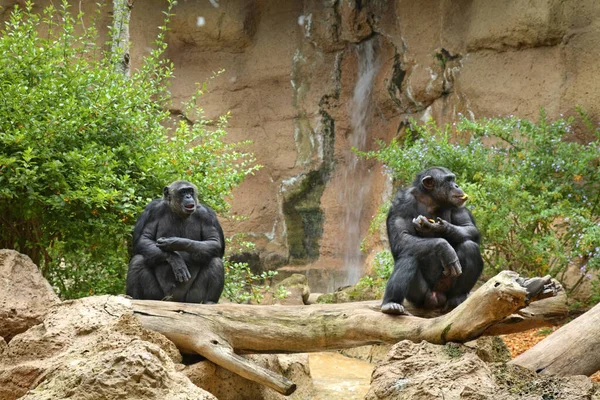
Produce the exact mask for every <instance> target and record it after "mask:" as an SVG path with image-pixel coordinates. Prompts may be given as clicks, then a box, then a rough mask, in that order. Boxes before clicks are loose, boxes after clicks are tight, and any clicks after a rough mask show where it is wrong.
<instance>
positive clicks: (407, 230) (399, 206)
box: [381, 167, 483, 314]
mask: <svg viewBox="0 0 600 400" xmlns="http://www.w3.org/2000/svg"><path fill="white" fill-rule="evenodd" d="M455 179H456V177H455V175H454V174H453V173H452V172H451V171H450V170H448V169H447V168H443V167H433V168H429V169H426V170H424V171H421V172H420V173H419V174H417V177H416V178H415V181H414V182H413V186H411V187H409V188H404V189H400V190H399V191H398V193H397V195H396V198H395V199H394V201H393V202H392V207H391V208H390V211H389V213H388V216H387V233H388V238H389V242H390V248H391V250H392V255H393V256H394V272H393V273H392V275H391V276H390V279H389V281H388V283H387V287H386V289H385V294H384V296H383V302H382V305H381V311H382V312H384V313H386V314H407V312H406V311H405V310H404V307H403V306H402V302H403V301H404V299H408V300H409V301H410V302H411V303H413V304H414V305H415V306H417V307H424V308H443V309H444V310H450V309H452V308H454V307H456V306H457V305H459V304H460V303H462V302H463V301H464V300H465V299H466V298H467V294H468V293H469V291H470V290H471V289H472V288H473V286H474V285H475V282H476V281H477V279H478V278H479V275H480V274H481V270H482V269H483V260H482V258H481V253H480V251H479V231H478V229H477V227H476V226H475V219H474V218H473V215H472V214H471V212H470V211H469V210H468V209H467V208H465V207H464V203H465V202H466V201H467V195H466V194H465V193H464V192H463V191H462V189H461V188H460V187H459V186H458V185H457V184H456V182H455Z"/></svg>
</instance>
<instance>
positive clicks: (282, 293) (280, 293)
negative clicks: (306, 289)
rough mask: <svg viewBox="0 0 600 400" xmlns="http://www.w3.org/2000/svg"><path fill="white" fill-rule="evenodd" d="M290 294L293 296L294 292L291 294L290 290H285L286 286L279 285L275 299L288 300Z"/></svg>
mask: <svg viewBox="0 0 600 400" xmlns="http://www.w3.org/2000/svg"><path fill="white" fill-rule="evenodd" d="M290 294H292V292H290V291H289V290H287V289H286V288H285V286H283V285H279V287H278V288H277V290H276V291H275V298H276V299H280V300H283V299H287V298H288V297H289V295H290Z"/></svg>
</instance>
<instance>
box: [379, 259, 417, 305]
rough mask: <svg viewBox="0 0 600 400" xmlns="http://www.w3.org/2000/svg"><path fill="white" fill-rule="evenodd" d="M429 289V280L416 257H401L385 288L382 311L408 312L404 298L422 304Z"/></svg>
mask: <svg viewBox="0 0 600 400" xmlns="http://www.w3.org/2000/svg"><path fill="white" fill-rule="evenodd" d="M427 290H428V287H427V282H425V280H424V279H423V275H422V274H421V271H420V270H419V265H418V263H417V261H416V260H415V258H414V257H410V256H408V257H402V258H399V259H398V260H396V263H395V264H394V272H392V275H391V276H390V278H389V280H388V283H387V286H386V288H385V294H384V295H383V301H382V303H381V311H382V312H384V313H386V314H407V313H406V311H405V310H404V307H403V306H402V302H403V301H404V299H405V298H408V299H409V300H410V301H411V302H416V303H420V304H422V303H423V301H424V296H425V293H426V292H427Z"/></svg>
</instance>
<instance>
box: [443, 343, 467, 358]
mask: <svg viewBox="0 0 600 400" xmlns="http://www.w3.org/2000/svg"><path fill="white" fill-rule="evenodd" d="M444 352H445V353H446V354H447V355H448V357H450V358H459V357H462V356H463V355H464V354H465V351H464V350H463V349H462V348H461V347H460V345H459V344H457V343H446V344H445V345H444Z"/></svg>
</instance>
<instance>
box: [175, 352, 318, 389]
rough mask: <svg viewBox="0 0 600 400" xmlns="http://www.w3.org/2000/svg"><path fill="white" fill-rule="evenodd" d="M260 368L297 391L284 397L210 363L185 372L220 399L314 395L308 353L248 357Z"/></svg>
mask: <svg viewBox="0 0 600 400" xmlns="http://www.w3.org/2000/svg"><path fill="white" fill-rule="evenodd" d="M245 357H246V358H249V359H251V360H252V361H253V362H254V363H256V364H258V365H260V366H261V367H264V368H267V369H270V370H271V371H273V372H275V373H276V374H281V375H283V376H285V377H286V378H288V379H290V380H292V381H293V382H294V383H295V384H296V386H297V389H296V391H295V392H294V393H293V394H291V395H290V396H284V395H282V394H280V393H277V392H276V391H274V390H273V389H270V388H267V387H266V386H263V385H260V384H258V383H256V382H252V381H249V380H247V379H244V378H242V377H241V376H239V375H237V374H234V373H233V372H231V371H228V370H226V369H224V368H221V367H219V366H218V365H215V364H213V363H212V362H210V361H201V362H199V363H196V364H193V365H189V366H187V367H186V368H185V369H184V370H183V373H184V374H185V375H186V376H187V377H188V378H190V380H191V381H192V382H193V383H194V384H196V385H197V386H200V387H202V388H204V389H206V390H208V391H209V392H210V393H212V394H213V395H215V396H216V397H217V398H218V399H219V400H244V399H247V400H254V399H263V400H284V399H289V400H296V399H298V400H300V399H310V398H312V395H313V382H312V378H311V375H310V368H309V363H308V355H306V354H289V355H284V354H252V355H247V356H245Z"/></svg>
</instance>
